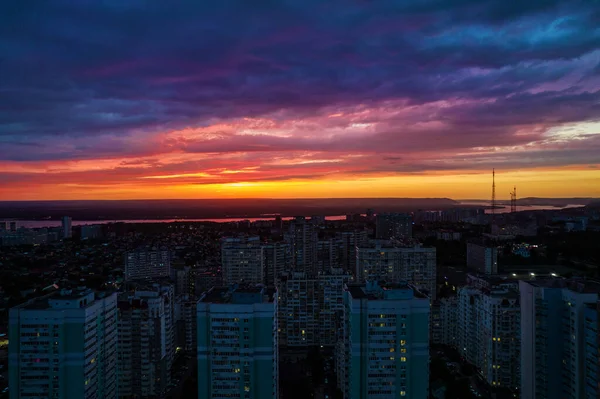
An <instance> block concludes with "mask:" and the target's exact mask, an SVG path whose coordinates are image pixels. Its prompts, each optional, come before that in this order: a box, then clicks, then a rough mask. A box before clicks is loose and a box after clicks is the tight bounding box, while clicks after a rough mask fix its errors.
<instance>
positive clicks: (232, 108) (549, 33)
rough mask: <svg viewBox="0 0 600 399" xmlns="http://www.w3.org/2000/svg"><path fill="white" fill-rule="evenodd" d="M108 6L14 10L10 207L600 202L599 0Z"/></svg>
mask: <svg viewBox="0 0 600 399" xmlns="http://www.w3.org/2000/svg"><path fill="white" fill-rule="evenodd" d="M100 3H101V4H100ZM100 3H96V2H75V1H73V2H56V3H54V2H52V3H37V4H36V6H35V8H31V7H29V6H28V5H26V4H16V5H15V4H11V3H7V4H2V5H0V15H1V16H2V17H0V18H1V19H0V20H1V21H2V26H3V27H4V28H2V30H1V32H2V35H1V36H2V40H1V41H0V49H2V57H1V58H0V76H3V77H8V78H5V79H1V80H0V199H3V200H64V199H155V198H156V199H175V198H182V199H185V198H189V199H195V198H265V197H267V198H321V197H328V198H344V197H353V198H357V197H450V198H454V199H468V198H488V197H489V193H490V188H491V178H490V174H491V170H492V169H493V168H495V169H496V170H497V171H498V175H497V195H498V198H499V199H504V198H508V193H509V192H510V190H512V187H513V185H516V186H517V187H518V188H519V196H520V197H600V169H599V165H600V159H599V157H598V154H599V153H600V122H599V120H600V108H599V107H598V101H599V100H600V76H599V74H598V71H599V69H598V68H599V65H600V50H599V49H598V43H599V42H600V28H599V27H598V25H597V24H596V23H595V20H596V18H597V16H598V14H597V9H596V8H595V7H594V6H593V5H592V4H591V3H592V2H575V3H574V2H560V1H559V2H556V1H555V2H521V3H518V4H505V3H503V2H500V1H495V0H493V1H486V2H443V1H433V2H425V3H421V2H410V3H406V4H404V3H401V4H397V2H391V1H387V0H382V1H350V2H348V1H343V2H342V1H332V2H326V3H323V2H317V1H313V0H308V1H306V0H305V1H282V2H269V4H267V3H266V2H264V3H263V2H261V3H260V4H255V3H254V2H245V1H231V2H224V3H219V4H211V3H208V2H207V3H205V2H195V3H182V4H178V5H172V4H169V5H166V4H165V5H163V4H160V3H156V4H151V2H141V1H133V2H128V3H127V4H123V2H120V1H103V2H100ZM250 3H252V4H250Z"/></svg>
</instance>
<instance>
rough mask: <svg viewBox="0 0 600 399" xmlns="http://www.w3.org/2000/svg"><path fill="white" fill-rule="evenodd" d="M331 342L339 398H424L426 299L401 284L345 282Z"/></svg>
mask: <svg viewBox="0 0 600 399" xmlns="http://www.w3.org/2000/svg"><path fill="white" fill-rule="evenodd" d="M344 305H345V311H344V319H343V320H344V324H343V333H342V337H343V338H342V339H340V341H339V343H338V346H337V365H338V366H337V373H338V385H339V387H340V389H341V390H342V392H343V393H344V398H345V399H368V398H413V399H426V398H428V397H429V309H430V305H429V298H428V297H427V296H426V295H423V294H421V293H420V292H419V291H418V290H417V289H416V288H414V287H412V286H410V285H406V284H385V285H379V284H377V283H374V282H367V283H366V284H362V285H355V284H352V285H351V284H349V285H347V287H346V291H345V293H344Z"/></svg>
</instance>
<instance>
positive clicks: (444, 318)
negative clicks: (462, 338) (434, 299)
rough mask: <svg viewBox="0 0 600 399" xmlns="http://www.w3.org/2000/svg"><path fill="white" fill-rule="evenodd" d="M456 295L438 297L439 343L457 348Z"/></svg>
mask: <svg viewBox="0 0 600 399" xmlns="http://www.w3.org/2000/svg"><path fill="white" fill-rule="evenodd" d="M457 305H458V301H457V297H456V296H451V297H448V298H442V299H440V305H439V306H440V323H441V326H442V327H441V334H440V343H441V344H443V345H448V346H451V347H453V348H458V343H457V340H458V329H457V327H458V325H457V324H458V320H457V316H458V314H457V307H458V306H457Z"/></svg>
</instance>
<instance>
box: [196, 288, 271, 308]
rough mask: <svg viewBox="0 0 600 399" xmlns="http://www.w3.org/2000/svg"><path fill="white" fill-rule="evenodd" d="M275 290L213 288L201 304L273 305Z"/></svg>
mask: <svg viewBox="0 0 600 399" xmlns="http://www.w3.org/2000/svg"><path fill="white" fill-rule="evenodd" d="M275 292H276V290H275V288H272V287H262V286H244V287H236V286H233V287H213V288H211V289H210V290H209V291H208V292H206V293H205V294H204V295H203V296H202V297H201V298H200V302H205V303H218V304H228V303H229V304H251V303H265V302H266V303H272V302H273V301H274V299H275Z"/></svg>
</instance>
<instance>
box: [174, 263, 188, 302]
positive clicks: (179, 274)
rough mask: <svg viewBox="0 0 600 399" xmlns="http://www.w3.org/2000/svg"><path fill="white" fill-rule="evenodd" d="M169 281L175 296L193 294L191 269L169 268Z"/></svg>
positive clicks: (186, 267) (183, 267) (181, 267)
mask: <svg viewBox="0 0 600 399" xmlns="http://www.w3.org/2000/svg"><path fill="white" fill-rule="evenodd" d="M171 281H173V285H174V287H175V295H186V294H193V293H194V291H193V288H194V285H193V284H192V283H193V278H192V268H191V267H189V266H179V267H172V268H171Z"/></svg>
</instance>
